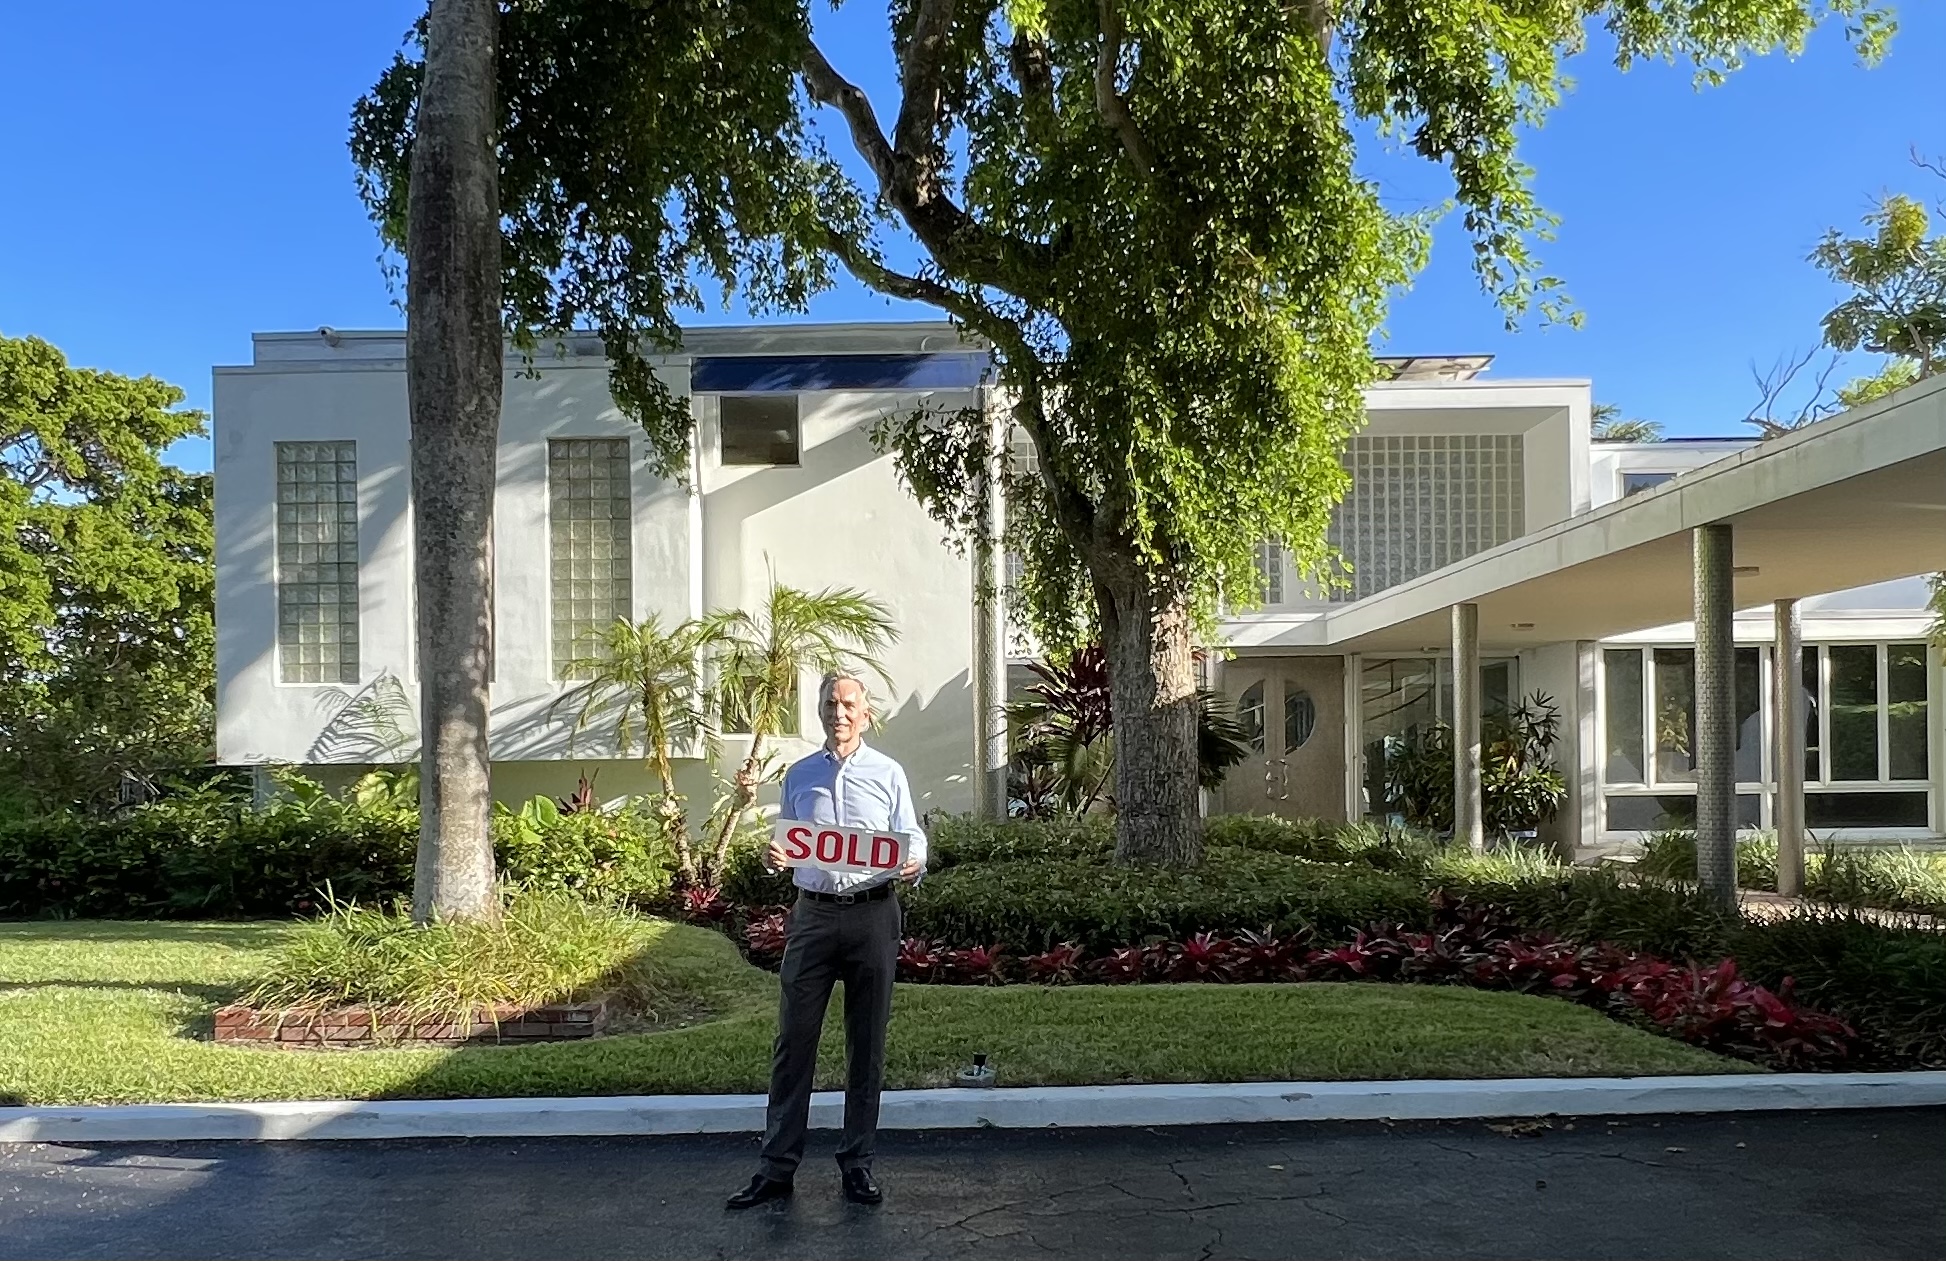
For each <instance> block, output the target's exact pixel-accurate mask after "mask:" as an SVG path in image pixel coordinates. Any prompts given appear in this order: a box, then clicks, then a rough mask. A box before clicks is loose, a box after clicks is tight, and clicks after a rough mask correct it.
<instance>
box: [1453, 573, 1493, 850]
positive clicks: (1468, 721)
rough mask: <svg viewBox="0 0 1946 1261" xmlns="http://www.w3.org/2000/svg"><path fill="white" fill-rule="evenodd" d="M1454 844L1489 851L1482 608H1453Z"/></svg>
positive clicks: (1455, 606)
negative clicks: (1483, 769)
mask: <svg viewBox="0 0 1946 1261" xmlns="http://www.w3.org/2000/svg"><path fill="white" fill-rule="evenodd" d="M1453 843H1454V844H1455V845H1465V846H1467V847H1468V848H1470V849H1472V850H1473V851H1474V852H1475V853H1478V852H1479V851H1481V850H1483V849H1485V848H1486V829H1485V827H1484V826H1483V825H1482V823H1481V818H1480V606H1479V605H1477V604H1455V605H1454V606H1453Z"/></svg>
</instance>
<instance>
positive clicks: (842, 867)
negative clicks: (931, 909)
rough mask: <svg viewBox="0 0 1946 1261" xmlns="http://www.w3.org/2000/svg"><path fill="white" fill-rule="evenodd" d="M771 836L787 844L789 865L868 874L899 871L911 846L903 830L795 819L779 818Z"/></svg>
mask: <svg viewBox="0 0 1946 1261" xmlns="http://www.w3.org/2000/svg"><path fill="white" fill-rule="evenodd" d="M770 839H771V840H772V841H773V842H775V843H776V844H777V845H780V846H782V847H783V850H784V865H785V866H786V867H818V868H822V869H823V870H825V871H848V872H852V873H854V874H857V875H865V876H869V875H874V874H876V873H878V872H881V871H897V870H898V869H899V868H900V867H902V866H904V865H905V856H906V851H907V850H908V849H910V848H911V844H910V842H909V841H908V840H907V838H906V836H905V834H904V833H902V832H874V831H872V830H871V829H870V828H853V827H839V826H838V825H836V824H824V823H800V822H798V821H797V820H795V819H779V820H777V821H776V823H775V825H773V826H772V828H771V830H770Z"/></svg>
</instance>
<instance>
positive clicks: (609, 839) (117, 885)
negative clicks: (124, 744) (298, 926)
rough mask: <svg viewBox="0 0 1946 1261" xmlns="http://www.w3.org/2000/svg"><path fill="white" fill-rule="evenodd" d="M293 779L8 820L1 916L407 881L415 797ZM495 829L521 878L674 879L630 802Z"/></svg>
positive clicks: (613, 886)
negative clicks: (96, 811)
mask: <svg viewBox="0 0 1946 1261" xmlns="http://www.w3.org/2000/svg"><path fill="white" fill-rule="evenodd" d="M291 783H292V784H293V785H294V788H295V791H294V792H293V793H292V794H291V795H289V796H285V797H280V798H279V799H277V800H275V801H273V802H272V803H271V804H270V805H269V806H267V807H266V808H264V809H261V810H259V809H256V808H255V807H253V806H252V805H251V804H250V803H249V802H248V801H247V800H243V799H240V798H239V797H237V796H236V795H234V794H227V793H221V792H214V791H211V792H192V793H186V794H183V795H181V796H178V797H172V798H167V799H165V800H162V801H158V802H155V803H153V804H151V805H146V806H140V807H137V808H135V809H131V810H124V811H120V812H118V813H115V814H112V815H102V816H95V815H80V814H53V815H42V816H39V817H36V818H32V819H23V820H13V821H9V822H0V918H7V919H30V918H44V917H52V918H61V919H73V918H100V919H261V918H266V917H270V918H275V917H279V916H286V915H305V914H310V913H312V912H314V911H316V910H317V909H318V907H319V906H320V905H322V903H323V900H324V899H323V897H322V896H321V895H322V893H323V891H325V890H327V889H328V890H329V891H330V894H331V896H332V897H333V898H335V899H337V900H339V901H343V902H357V903H359V904H362V905H367V906H373V905H382V904H386V903H389V902H391V901H392V900H394V899H396V898H400V897H404V896H406V895H408V894H409V893H410V892H411V890H412V869H413V859H414V855H415V853H416V852H417V849H418V844H419V816H418V812H417V811H416V810H412V809H409V808H404V807H401V806H399V805H397V804H396V801H397V798H396V795H395V794H394V795H388V794H383V793H377V792H374V791H373V790H372V789H371V786H370V785H369V784H367V785H365V786H364V787H363V789H362V790H361V791H356V792H354V793H353V794H351V796H350V797H349V798H346V799H340V798H336V797H332V796H330V795H329V794H327V793H325V792H324V791H323V790H322V789H319V788H317V786H316V785H315V784H307V783H306V782H305V781H302V780H292V781H291ZM361 803H362V804H361ZM550 805H551V803H550ZM557 816H558V812H557ZM516 817H517V816H516ZM494 839H495V849H496V855H495V857H496V860H497V861H498V862H499V864H500V865H501V867H502V870H503V873H504V874H506V875H507V876H508V877H509V878H510V879H513V880H515V881H516V882H520V883H529V884H534V885H536V886H539V887H546V888H560V889H568V890H573V891H577V892H581V893H584V894H586V895H588V896H593V897H598V898H612V897H617V896H628V897H635V898H641V899H644V900H647V899H652V898H654V897H658V896H660V895H661V894H662V893H663V892H664V891H666V889H667V887H668V861H667V855H666V854H665V853H664V852H663V851H662V850H661V849H659V848H658V847H657V846H656V845H655V844H654V843H653V834H652V833H651V832H649V831H648V828H647V824H646V823H645V822H643V821H640V820H638V819H636V818H635V817H634V816H624V815H587V816H583V815H567V816H558V817H556V818H554V819H553V820H552V821H551V822H548V823H547V824H546V825H545V826H543V827H541V828H538V829H536V830H534V831H533V832H532V833H531V834H528V833H527V832H526V831H524V830H523V829H521V828H519V827H516V826H515V825H513V824H508V823H496V825H495V838H494Z"/></svg>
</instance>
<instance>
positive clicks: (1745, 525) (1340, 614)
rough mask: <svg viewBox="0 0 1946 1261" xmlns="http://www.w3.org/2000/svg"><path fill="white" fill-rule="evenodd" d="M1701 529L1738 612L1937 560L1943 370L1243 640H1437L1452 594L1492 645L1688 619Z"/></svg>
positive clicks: (1944, 533) (1945, 434)
mask: <svg viewBox="0 0 1946 1261" xmlns="http://www.w3.org/2000/svg"><path fill="white" fill-rule="evenodd" d="M1712 522H1724V523H1727V524H1729V525H1730V526H1731V527H1732V529H1733V531H1734V547H1735V554H1736V566H1737V571H1738V574H1737V579H1736V602H1737V607H1738V608H1755V607H1758V606H1762V605H1767V604H1769V603H1770V602H1771V601H1773V600H1779V599H1787V598H1793V597H1801V596H1810V595H1820V594H1822V593H1824V592H1827V591H1842V590H1845V589H1847V588H1851V587H1861V586H1865V585H1867V584H1869V583H1874V582H1884V581H1887V580H1890V579H1895V578H1905V577H1910V576H1912V575H1914V574H1921V573H1929V572H1932V571H1935V570H1939V569H1946V379H1941V380H1937V381H1930V382H1926V383H1924V384H1921V385H1918V386H1914V387H1912V388H1910V389H1907V390H1903V391H1901V392H1900V393H1898V394H1896V395H1893V396H1891V397H1889V398H1887V399H1884V400H1881V401H1880V402H1878V403H1875V404H1872V405H1870V406H1867V407H1862V408H1858V409H1856V410H1853V411H1850V412H1847V413H1845V414H1844V415H1841V416H1836V417H1833V418H1831V419H1829V420H1826V421H1823V422H1820V423H1819V424H1816V425H1812V426H1810V427H1808V428H1806V429H1803V430H1801V431H1799V432H1797V433H1794V434H1790V435H1787V436H1785V437H1782V438H1778V439H1774V440H1772V441H1769V442H1765V443H1763V444H1762V445H1760V446H1757V447H1753V448H1751V449H1750V450H1747V451H1745V452H1742V453H1741V454H1739V455H1736V456H1733V457H1730V458H1728V459H1725V460H1722V461H1719V462H1718V463H1715V464H1711V465H1707V466H1705V467H1703V468H1701V469H1698V470H1696V471H1695V472H1693V473H1689V474H1686V475H1685V476H1683V477H1679V478H1677V479H1676V480H1674V481H1672V482H1669V483H1666V484H1664V485H1662V486H1659V487H1657V488H1655V489H1653V490H1650V491H1647V492H1644V493H1641V494H1638V495H1632V496H1630V497H1629V498H1627V499H1625V500H1622V501H1620V502H1618V503H1614V504H1610V505H1607V506H1605V507H1603V508H1600V509H1598V510H1596V511H1594V512H1590V513H1584V514H1582V515H1580V516H1577V517H1572V518H1569V519H1568V520H1566V521H1562V522H1559V523H1558V524H1555V525H1553V526H1549V527H1547V528H1546V529H1543V530H1539V531H1536V532H1535V533H1533V534H1530V535H1523V536H1522V537H1520V538H1518V539H1515V540H1513V541H1512V542H1510V543H1507V544H1504V545H1503V546H1500V547H1497V548H1494V549H1492V550H1490V551H1486V552H1482V553H1480V554H1478V555H1476V556H1471V557H1468V558H1467V559H1466V560H1463V561H1460V562H1459V563H1457V564H1454V565H1449V566H1447V567H1446V568H1444V569H1440V570H1436V571H1434V572H1432V573H1430V574H1426V575H1424V576H1422V577H1420V578H1417V579H1414V580H1413V581H1411V582H1408V583H1404V584H1401V585H1400V586H1397V587H1393V588H1391V589H1389V590H1387V591H1384V592H1381V593H1380V594H1378V595H1375V596H1371V597H1369V598H1367V599H1364V600H1360V601H1358V602H1357V603H1355V604H1348V605H1344V606H1342V607H1339V608H1335V609H1333V610H1331V611H1330V612H1328V613H1326V614H1324V615H1323V616H1322V617H1319V618H1316V619H1313V620H1311V621H1309V622H1307V623H1300V624H1297V625H1293V626H1291V627H1289V629H1288V630H1286V631H1285V632H1283V633H1281V634H1279V633H1271V634H1265V633H1264V632H1265V631H1268V630H1269V629H1270V628H1269V627H1268V626H1265V625H1264V624H1262V623H1258V624H1256V625H1255V626H1254V627H1253V628H1252V629H1253V630H1254V631H1255V633H1253V634H1250V635H1248V636H1247V637H1243V642H1242V643H1239V645H1238V646H1239V647H1250V648H1260V649H1261V648H1270V647H1273V646H1284V645H1288V646H1291V647H1299V646H1317V647H1328V648H1333V649H1337V650H1340V651H1344V652H1386V651H1394V652H1397V651H1413V650H1418V649H1424V648H1428V647H1433V646H1439V645H1445V644H1447V643H1448V642H1450V637H1451V629H1450V628H1451V621H1450V613H1449V610H1450V609H1451V607H1452V606H1453V605H1455V604H1463V603H1472V604H1477V605H1478V606H1479V609H1480V641H1481V645H1482V647H1484V648H1491V649H1495V650H1499V651H1507V650H1510V649H1517V648H1520V647H1525V646H1530V645H1537V644H1544V643H1559V642H1561V641H1563V640H1586V639H1603V638H1606V637H1609V636H1612V635H1621V634H1626V633H1628V632H1630V631H1639V630H1645V629H1648V628H1650V627H1655V626H1666V625H1670V624H1671V623H1677V622H1686V621H1688V620H1689V619H1690V617H1691V616H1692V608H1693V604H1692V602H1693V588H1692V583H1691V564H1690V548H1691V538H1692V535H1691V531H1692V530H1693V529H1694V528H1695V527H1697V526H1701V525H1707V524H1710V523H1712Z"/></svg>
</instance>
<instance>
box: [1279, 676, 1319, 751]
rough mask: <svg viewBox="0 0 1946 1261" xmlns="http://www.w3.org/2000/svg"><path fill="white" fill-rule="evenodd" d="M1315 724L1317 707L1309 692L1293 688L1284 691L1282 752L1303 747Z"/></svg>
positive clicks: (1315, 726) (1316, 722) (1316, 721)
mask: <svg viewBox="0 0 1946 1261" xmlns="http://www.w3.org/2000/svg"><path fill="white" fill-rule="evenodd" d="M1317 725H1318V707H1317V705H1316V704H1315V703H1314V702H1313V701H1312V700H1311V694H1310V693H1309V692H1305V691H1301V690H1295V689H1294V690H1292V691H1288V692H1285V693H1284V752H1286V753H1291V752H1294V751H1296V750H1298V749H1301V748H1303V747H1304V742H1305V741H1307V740H1309V739H1310V738H1311V732H1312V731H1313V730H1315V729H1316V728H1317Z"/></svg>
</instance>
